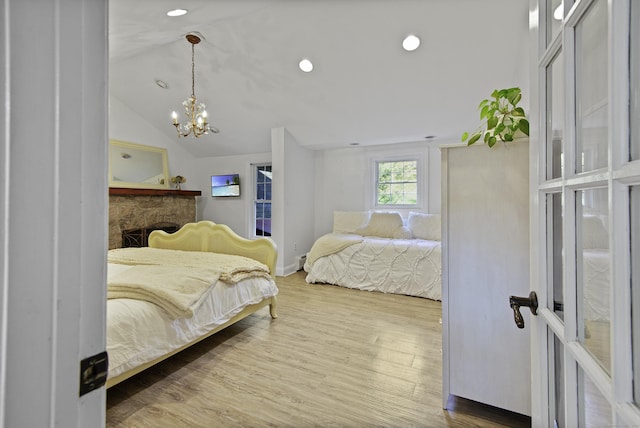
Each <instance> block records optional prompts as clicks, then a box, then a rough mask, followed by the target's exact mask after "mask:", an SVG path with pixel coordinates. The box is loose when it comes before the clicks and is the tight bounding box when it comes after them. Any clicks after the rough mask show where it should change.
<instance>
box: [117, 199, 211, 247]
mask: <svg viewBox="0 0 640 428" xmlns="http://www.w3.org/2000/svg"><path fill="white" fill-rule="evenodd" d="M201 193H202V192H200V191H195V190H169V189H167V190H156V189H125V188H120V187H111V188H109V249H112V248H120V247H122V232H123V231H125V230H130V229H143V228H146V227H149V226H151V225H154V224H157V223H166V222H169V223H176V224H178V225H180V226H184V225H185V224H186V223H189V222H193V221H195V220H196V197H198V196H201Z"/></svg>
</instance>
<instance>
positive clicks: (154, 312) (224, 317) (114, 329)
mask: <svg viewBox="0 0 640 428" xmlns="http://www.w3.org/2000/svg"><path fill="white" fill-rule="evenodd" d="M130 268H131V266H127V265H121V264H112V263H109V264H108V277H112V276H115V275H118V274H119V273H122V272H123V271H124V270H126V269H130ZM277 293H278V289H277V287H276V284H275V283H274V282H273V280H272V279H266V278H248V279H244V280H242V281H240V282H238V283H237V284H234V285H229V284H226V283H224V282H222V281H218V282H217V283H216V284H215V285H214V286H213V287H211V288H210V290H209V291H208V292H207V294H206V295H205V296H204V298H203V299H202V301H201V303H199V305H198V307H197V309H196V310H195V311H194V314H193V316H192V317H191V318H179V319H175V320H172V319H171V317H170V315H169V314H168V313H167V312H166V311H165V310H163V309H161V308H160V307H159V306H157V305H155V304H153V303H149V302H145V301H142V300H133V299H111V300H108V301H107V352H108V354H109V376H108V377H109V378H111V377H113V376H117V375H119V374H121V373H124V372H125V371H127V370H130V369H132V368H134V367H137V366H139V365H140V364H144V363H146V362H149V361H152V360H154V359H156V358H158V357H160V356H161V355H164V354H166V353H168V352H170V351H172V350H174V349H177V348H179V347H181V346H182V345H185V344H187V343H189V342H191V341H192V340H195V339H196V338H198V337H200V336H202V335H203V334H205V333H207V332H208V331H210V330H211V329H213V328H215V327H216V326H218V325H221V324H224V323H225V322H227V321H228V320H229V319H231V318H232V317H233V316H234V315H236V314H237V313H238V312H240V311H241V310H242V309H243V308H244V307H245V306H247V305H249V304H254V303H259V302H260V301H262V300H264V299H265V298H269V297H271V296H275V295H276V294H277Z"/></svg>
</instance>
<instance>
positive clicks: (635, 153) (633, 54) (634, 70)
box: [629, 1, 640, 160]
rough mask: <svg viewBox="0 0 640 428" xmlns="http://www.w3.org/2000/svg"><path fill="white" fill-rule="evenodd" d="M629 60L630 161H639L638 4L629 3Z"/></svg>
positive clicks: (639, 22) (639, 57) (639, 62)
mask: <svg viewBox="0 0 640 428" xmlns="http://www.w3.org/2000/svg"><path fill="white" fill-rule="evenodd" d="M629 42H630V44H631V46H630V49H629V55H630V57H629V60H630V67H631V70H630V71H631V82H630V84H631V93H630V94H629V95H630V99H629V101H630V106H629V107H630V109H631V112H630V117H629V119H630V122H631V159H632V160H638V159H640V3H638V2H637V1H634V2H631V39H630V41H629Z"/></svg>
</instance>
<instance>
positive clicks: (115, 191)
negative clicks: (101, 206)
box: [109, 187, 202, 197]
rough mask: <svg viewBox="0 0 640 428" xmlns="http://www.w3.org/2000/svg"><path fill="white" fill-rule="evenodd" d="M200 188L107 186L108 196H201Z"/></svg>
mask: <svg viewBox="0 0 640 428" xmlns="http://www.w3.org/2000/svg"><path fill="white" fill-rule="evenodd" d="M201 195H202V192H201V191H200V190H177V189H130V188H126V187H109V196H177V197H194V196H201Z"/></svg>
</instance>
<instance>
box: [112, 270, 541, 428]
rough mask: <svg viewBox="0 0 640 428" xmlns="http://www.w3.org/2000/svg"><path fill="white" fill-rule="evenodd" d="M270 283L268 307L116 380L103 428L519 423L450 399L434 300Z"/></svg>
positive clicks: (289, 280)
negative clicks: (272, 307)
mask: <svg viewBox="0 0 640 428" xmlns="http://www.w3.org/2000/svg"><path fill="white" fill-rule="evenodd" d="M304 275H305V274H304V272H298V273H296V274H294V275H290V276H288V277H278V278H277V283H278V287H279V288H280V294H279V297H278V299H279V300H278V314H279V318H278V319H276V320H272V319H271V317H270V316H269V313H268V309H266V308H265V309H263V310H262V311H260V312H258V313H257V314H254V315H252V316H250V317H248V318H246V319H245V320H243V321H241V322H240V323H238V324H235V325H233V326H231V327H229V328H227V329H225V330H223V331H221V332H219V333H217V334H216V335H214V336H212V337H211V338H209V339H207V340H205V341H203V342H201V343H199V344H197V345H195V346H193V347H191V348H189V349H187V350H185V351H183V352H181V353H179V354H177V355H175V356H174V357H172V358H170V359H168V360H167V361H164V362H162V363H160V364H158V365H156V366H154V367H152V368H150V369H149V370H147V371H145V372H143V373H141V374H139V375H137V376H135V377H133V378H131V379H129V380H127V381H125V382H123V383H121V384H118V385H116V386H114V387H113V388H111V389H110V390H109V391H108V394H107V423H106V426H107V427H174V428H175V427H296V428H304V427H403V428H404V427H496V426H508V427H520V426H523V427H527V426H530V421H529V418H525V417H523V416H522V415H517V414H513V413H510V412H505V411H501V410H497V409H494V408H492V407H489V406H484V405H481V404H478V403H474V402H470V401H467V400H463V399H459V398H455V399H454V398H451V399H450V402H449V406H448V407H450V408H452V409H453V410H449V411H447V410H443V409H442V398H441V397H442V369H441V365H442V362H441V360H442V337H441V304H440V302H434V301H431V300H427V299H422V298H417V297H408V296H397V295H390V294H381V293H372V292H367V291H360V290H352V289H347V288H342V287H336V286H332V285H317V284H306V283H305V281H304Z"/></svg>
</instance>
